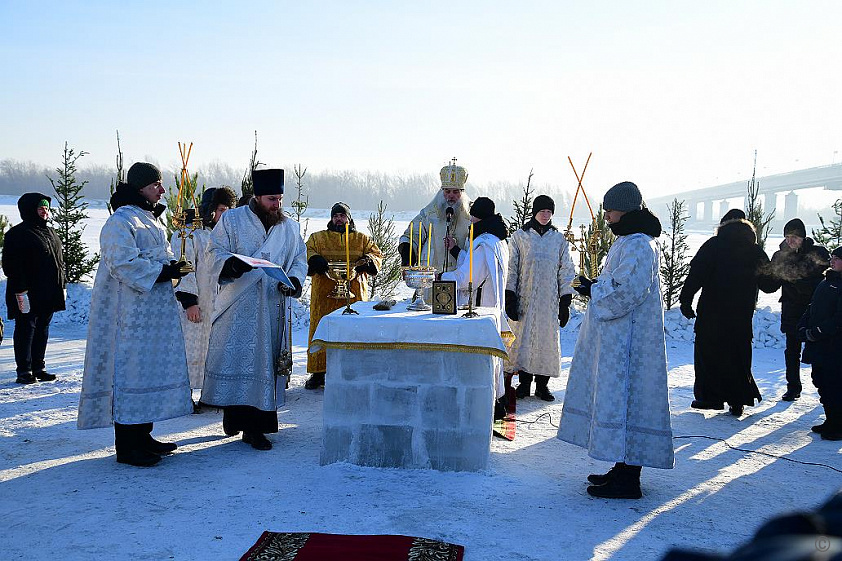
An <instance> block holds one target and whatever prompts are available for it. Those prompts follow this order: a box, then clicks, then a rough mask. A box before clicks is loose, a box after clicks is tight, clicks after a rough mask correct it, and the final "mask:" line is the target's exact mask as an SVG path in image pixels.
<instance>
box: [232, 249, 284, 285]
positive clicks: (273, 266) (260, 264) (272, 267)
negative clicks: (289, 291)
mask: <svg viewBox="0 0 842 561" xmlns="http://www.w3.org/2000/svg"><path fill="white" fill-rule="evenodd" d="M231 255H233V256H234V257H236V258H237V259H239V260H240V261H242V262H243V263H245V264H246V265H250V266H252V267H254V268H255V269H263V272H264V273H266V274H267V275H269V276H270V277H272V278H273V279H275V280H276V281H279V282H281V283H283V284H284V285H285V286H286V287H287V288H293V289H294V288H295V286H293V284H292V281H291V280H289V277H288V276H287V273H286V271H284V268H283V267H281V266H280V265H278V264H277V263H272V262H271V261H267V260H266V259H261V258H260V257H250V256H248V255H240V254H239V253H232V254H231Z"/></svg>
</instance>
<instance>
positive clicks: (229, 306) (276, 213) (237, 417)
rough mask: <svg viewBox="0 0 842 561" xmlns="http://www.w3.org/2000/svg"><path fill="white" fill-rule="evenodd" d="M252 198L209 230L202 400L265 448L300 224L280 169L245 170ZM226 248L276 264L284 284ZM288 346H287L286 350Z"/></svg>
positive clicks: (227, 426)
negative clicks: (209, 305)
mask: <svg viewBox="0 0 842 561" xmlns="http://www.w3.org/2000/svg"><path fill="white" fill-rule="evenodd" d="M252 178H253V180H254V197H253V198H252V199H251V200H250V201H249V203H248V205H246V206H242V207H239V208H235V209H232V210H229V211H228V212H226V213H225V214H223V215H222V218H221V219H220V220H219V223H218V224H217V225H216V227H215V228H214V229H213V232H212V234H211V243H210V248H209V254H210V256H211V263H212V264H211V275H212V276H213V277H214V278H217V279H218V282H219V294H218V295H217V297H216V303H215V305H214V310H213V314H212V315H211V318H210V320H211V322H212V326H211V334H210V342H209V345H208V356H207V359H206V361H205V380H204V384H203V386H202V400H201V401H202V403H205V404H208V405H214V406H218V407H222V408H223V409H224V416H223V421H222V422H223V430H224V431H225V434H227V435H229V436H234V435H236V434H239V433H240V432H241V431H242V433H243V442H245V443H247V444H250V445H251V446H252V447H253V448H256V449H258V450H269V449H271V448H272V443H271V442H270V441H269V439H267V438H266V433H274V432H278V416H277V408H278V407H279V406H280V405H282V404H283V403H284V388H285V385H286V384H285V382H286V380H285V379H279V377H276V375H275V364H276V362H277V360H278V357H279V355H280V353H281V351H282V350H283V349H284V348H286V346H287V345H288V340H289V335H288V334H287V333H286V331H285V330H286V329H287V328H288V327H287V323H286V322H285V321H284V318H285V317H286V315H287V313H288V309H289V306H290V305H291V301H290V298H298V297H300V296H301V281H302V280H303V279H304V276H305V275H306V274H307V259H306V255H307V250H306V248H305V246H304V240H303V239H301V229H300V226H299V224H298V222H296V221H295V220H293V219H291V218H289V217H287V216H285V215H284V212H283V208H282V206H281V205H282V203H283V198H284V170H282V169H261V170H255V171H254V172H253V174H252ZM233 254H238V255H243V256H248V257H255V258H259V259H264V260H267V261H270V262H272V263H274V264H276V265H280V266H281V267H282V268H283V270H284V271H285V272H286V274H287V276H288V277H289V280H290V284H291V285H292V286H291V287H290V286H287V285H286V284H284V283H281V282H279V281H277V280H275V279H274V278H273V277H271V276H269V275H268V274H266V273H265V272H264V271H263V270H261V269H260V268H257V269H254V268H252V267H251V266H250V265H248V264H247V263H246V262H244V261H243V260H242V259H241V258H239V257H235V256H234V255H233ZM290 350H291V349H290Z"/></svg>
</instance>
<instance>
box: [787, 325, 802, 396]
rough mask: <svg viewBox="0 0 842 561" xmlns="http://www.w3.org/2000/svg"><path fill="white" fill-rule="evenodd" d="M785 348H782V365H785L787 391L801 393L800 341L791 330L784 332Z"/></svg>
mask: <svg viewBox="0 0 842 561" xmlns="http://www.w3.org/2000/svg"><path fill="white" fill-rule="evenodd" d="M784 335H785V336H786V348H784V363H785V364H786V389H787V391H791V392H796V393H801V341H799V340H798V335H797V334H796V331H795V330H794V329H793V330H791V331H784Z"/></svg>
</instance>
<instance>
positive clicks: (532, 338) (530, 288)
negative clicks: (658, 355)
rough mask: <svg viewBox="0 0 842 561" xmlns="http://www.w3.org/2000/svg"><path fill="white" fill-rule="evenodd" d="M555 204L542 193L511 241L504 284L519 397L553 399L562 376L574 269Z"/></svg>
mask: <svg viewBox="0 0 842 561" xmlns="http://www.w3.org/2000/svg"><path fill="white" fill-rule="evenodd" d="M554 212H555V201H553V200H552V198H550V197H548V196H547V195H538V196H537V197H535V201H534V202H533V203H532V218H531V219H530V220H529V221H528V222H527V223H526V224H524V225H523V227H522V228H520V229H518V230H517V231H516V232H515V233H513V234H512V237H511V238H509V277H508V280H507V281H506V315H507V316H508V318H509V320H510V325H511V326H512V332H513V333H514V335H515V341H514V343H513V345H512V348H511V349H510V350H509V360H508V364H507V368H506V371H507V372H514V373H517V374H518V377H519V378H520V385H519V386H518V387H517V397H518V398H524V397H527V396H528V395H529V393H530V385H531V384H532V378H533V376H534V378H535V397H537V398H539V399H542V400H544V401H554V400H555V397H554V396H553V394H552V393H551V392H550V390H549V387H548V383H549V381H550V378H558V377H559V376H560V375H561V343H560V341H559V327H564V326H565V325H567V321H568V320H569V319H570V303H571V301H572V299H573V288H572V287H571V286H570V283H571V282H572V281H573V279H574V278H575V277H576V268H575V266H574V265H573V259H572V258H571V257H570V247H569V245H570V244H568V243H567V240H566V239H564V235H563V234H562V233H561V232H559V231H558V229H557V228H556V227H555V226H553V223H552V219H553V213H554Z"/></svg>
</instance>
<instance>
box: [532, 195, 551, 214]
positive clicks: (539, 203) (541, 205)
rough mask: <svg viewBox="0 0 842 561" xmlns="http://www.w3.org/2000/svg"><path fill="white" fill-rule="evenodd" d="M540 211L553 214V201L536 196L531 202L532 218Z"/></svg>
mask: <svg viewBox="0 0 842 561" xmlns="http://www.w3.org/2000/svg"><path fill="white" fill-rule="evenodd" d="M542 210H549V211H550V212H552V213H553V214H555V201H554V200H552V199H551V198H550V197H548V196H547V195H538V196H537V197H535V200H534V201H532V218H535V215H536V214H538V213H539V212H541V211H542Z"/></svg>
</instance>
